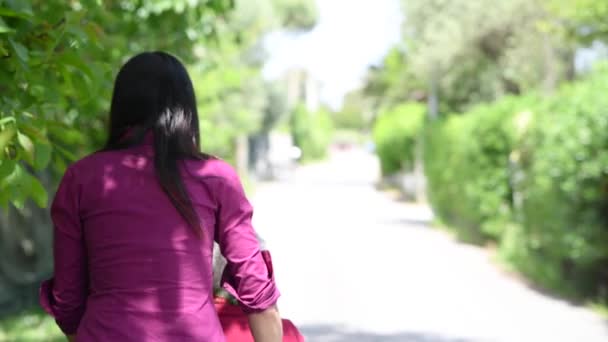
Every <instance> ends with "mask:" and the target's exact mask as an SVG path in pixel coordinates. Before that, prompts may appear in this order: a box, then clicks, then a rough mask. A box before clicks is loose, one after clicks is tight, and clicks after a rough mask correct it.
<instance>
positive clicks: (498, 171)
mask: <svg viewBox="0 0 608 342" xmlns="http://www.w3.org/2000/svg"><path fill="white" fill-rule="evenodd" d="M532 100H533V98H532V97H530V98H505V99H503V100H501V101H499V102H497V103H495V104H490V105H481V106H478V107H476V108H474V109H473V110H471V111H470V112H468V113H465V114H463V115H457V116H452V117H450V118H449V119H447V120H445V122H438V123H435V124H431V125H430V126H428V127H427V129H426V134H425V137H426V139H425V140H426V141H425V172H426V175H427V178H428V180H429V182H428V183H429V185H428V188H429V198H430V200H431V204H432V205H433V206H434V207H435V208H436V210H437V211H438V215H439V216H440V218H441V219H443V220H444V221H445V222H446V223H447V224H450V225H453V226H455V227H457V230H458V232H459V233H460V237H461V238H463V239H465V240H469V241H472V242H482V241H484V240H486V239H493V240H497V239H499V238H500V234H501V232H502V227H504V225H505V223H506V222H509V221H510V220H511V212H512V189H511V184H510V161H509V159H510V156H511V151H513V148H514V144H515V141H516V138H517V134H516V130H515V129H514V127H515V126H514V118H515V115H514V114H515V113H517V112H519V111H522V110H524V109H525V108H527V106H528V105H529V104H531V103H532ZM446 189H449V190H446Z"/></svg>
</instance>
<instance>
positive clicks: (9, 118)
mask: <svg viewBox="0 0 608 342" xmlns="http://www.w3.org/2000/svg"><path fill="white" fill-rule="evenodd" d="M9 122H13V123H14V122H15V117H13V116H7V117H5V118H2V119H0V125H6V124H7V123H9Z"/></svg>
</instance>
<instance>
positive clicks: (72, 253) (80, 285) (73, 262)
mask: <svg viewBox="0 0 608 342" xmlns="http://www.w3.org/2000/svg"><path fill="white" fill-rule="evenodd" d="M51 218H52V220H53V225H54V234H53V235H54V236H53V255H54V269H55V275H54V279H53V281H51V282H49V283H48V285H49V286H44V287H43V289H44V291H41V293H40V295H41V296H42V297H43V298H41V304H42V305H43V307H44V309H45V310H46V311H47V312H49V313H50V314H52V315H53V316H54V317H55V320H56V322H57V325H59V328H60V329H61V330H62V331H63V333H64V334H65V335H66V336H67V338H68V340H69V339H70V338H74V335H75V334H76V331H77V330H78V326H79V324H80V320H81V318H82V316H83V314H84V311H85V303H86V297H87V278H88V277H87V260H86V252H85V244H84V238H83V234H82V226H81V221H80V216H79V189H78V185H77V183H76V180H75V178H74V175H73V173H72V170H71V169H68V170H67V171H66V173H65V175H64V176H63V179H62V181H61V184H60V185H59V189H58V190H57V193H56V195H55V198H54V200H53V204H52V205H51Z"/></svg>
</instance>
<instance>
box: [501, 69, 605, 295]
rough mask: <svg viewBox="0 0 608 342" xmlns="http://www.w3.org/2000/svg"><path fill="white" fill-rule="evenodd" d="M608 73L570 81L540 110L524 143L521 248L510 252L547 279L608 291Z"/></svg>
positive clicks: (573, 288) (591, 291)
mask: <svg viewBox="0 0 608 342" xmlns="http://www.w3.org/2000/svg"><path fill="white" fill-rule="evenodd" d="M607 76H608V73H606V72H602V73H600V74H598V75H596V76H595V77H592V78H591V79H589V80H587V81H585V82H582V83H578V84H575V85H571V86H567V87H565V88H564V89H562V90H561V91H560V92H559V93H558V94H556V96H554V97H552V98H550V99H548V100H547V103H546V104H545V105H544V106H542V108H541V109H540V110H538V111H537V113H535V114H536V115H535V116H534V118H533V121H532V123H531V125H530V127H529V132H528V134H526V136H525V138H524V140H523V141H522V144H521V154H522V156H523V159H522V161H521V165H520V166H521V169H522V172H523V174H524V176H525V177H524V179H523V180H522V182H521V185H520V186H519V188H518V191H520V192H521V193H522V195H523V201H522V210H521V216H520V220H521V223H522V227H523V230H522V231H521V232H520V234H519V239H518V241H517V243H515V244H514V246H515V247H517V249H514V248H511V249H509V250H507V251H505V252H508V253H506V255H507V257H509V258H510V260H512V261H513V262H514V263H515V264H516V265H517V266H518V267H519V268H520V269H522V270H523V271H524V272H525V273H526V274H528V275H529V276H531V277H533V278H534V279H536V280H537V281H539V282H541V283H542V284H544V285H548V286H553V287H555V285H556V284H562V285H561V286H560V287H561V288H562V289H564V290H566V291H568V292H571V293H574V292H575V293H578V294H582V295H586V296H597V295H601V294H602V293H603V295H604V296H606V295H607V294H608V293H607V292H606V291H607V290H608V97H606V93H607V92H608V77H607Z"/></svg>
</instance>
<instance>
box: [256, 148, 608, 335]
mask: <svg viewBox="0 0 608 342" xmlns="http://www.w3.org/2000/svg"><path fill="white" fill-rule="evenodd" d="M377 177H378V167H377V161H376V159H375V158H374V157H373V156H372V155H369V154H367V153H365V152H364V151H360V150H352V151H350V152H340V153H336V154H334V155H333V156H332V158H331V159H330V161H328V162H324V163H322V164H317V165H311V166H305V167H302V168H300V169H299V170H298V171H296V173H295V175H294V176H293V178H292V179H290V180H288V181H283V182H276V183H268V184H263V185H260V186H259V187H258V188H257V189H256V191H255V194H254V196H253V197H252V200H253V202H254V206H255V209H256V213H255V215H254V217H255V218H254V223H255V225H256V229H257V230H258V231H259V232H260V234H261V235H262V236H263V237H264V239H265V240H266V242H267V246H268V247H269V248H270V249H271V251H272V255H273V262H274V265H275V270H276V277H277V282H278V285H279V287H280V290H281V292H282V297H281V299H280V302H279V307H280V310H281V314H282V315H283V316H284V317H288V318H290V319H291V320H292V321H294V322H295V323H296V325H298V327H299V328H300V329H301V330H302V332H303V333H304V334H305V335H306V337H307V341H310V342H317V341H319V342H321V341H323V342H324V341H327V342H347V341H348V342H350V341H353V342H357V341H391V342H392V341H394V342H397V341H398V342H528V341H530V342H545V341H547V342H562V341H563V342H605V341H608V323H607V322H606V321H604V320H602V319H601V318H600V317H599V316H598V315H596V314H595V313H593V312H591V311H590V310H588V309H586V308H581V307H576V306H573V305H570V304H568V303H566V302H565V301H562V300H558V299H554V298H550V297H548V296H545V295H543V294H540V293H538V292H536V291H534V290H532V289H530V288H529V287H527V286H526V285H524V284H523V283H521V282H520V281H518V280H516V279H515V278H514V277H512V276H509V275H508V274H506V273H505V272H502V271H500V270H499V268H497V267H496V266H495V263H493V262H492V259H491V257H489V256H488V254H487V253H486V252H485V251H484V250H482V249H479V248H477V247H473V246H467V245H464V244H460V243H458V242H455V241H454V240H453V239H451V238H450V237H449V236H447V235H446V234H445V233H443V232H440V231H437V230H435V229H432V228H429V226H428V223H429V221H430V220H431V218H432V214H431V212H430V211H429V210H428V208H426V207H425V206H420V205H412V204H406V203H402V202H399V201H396V200H394V199H391V197H390V196H388V195H387V194H386V193H382V192H379V191H377V190H376V189H375V187H374V183H375V181H376V180H377Z"/></svg>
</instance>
